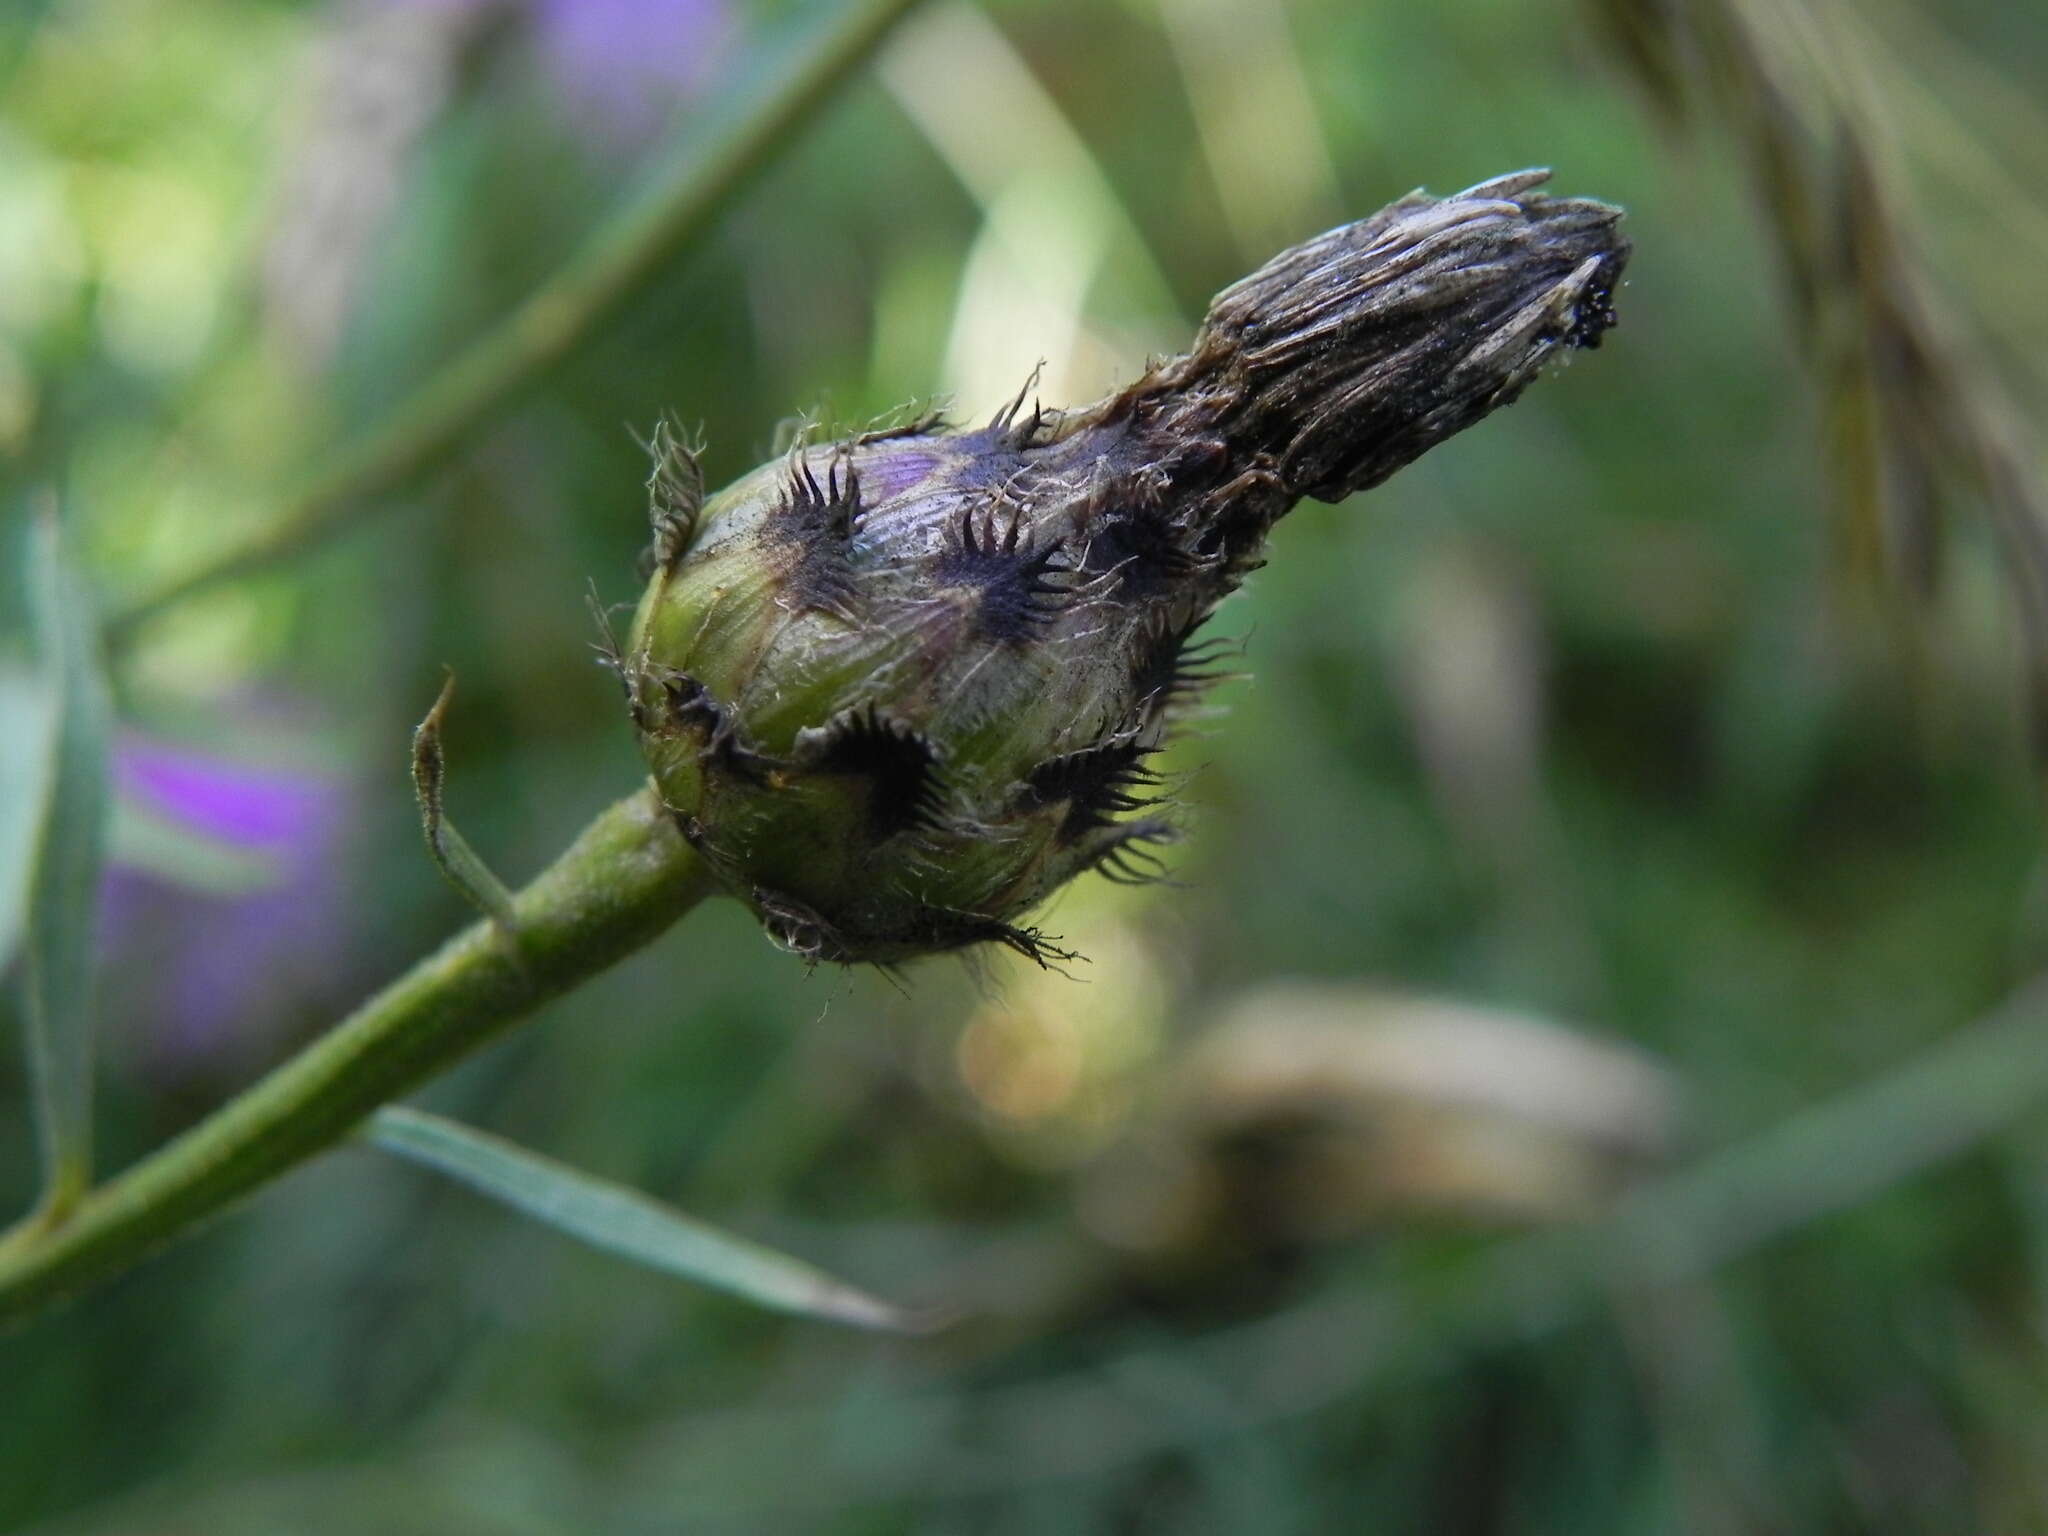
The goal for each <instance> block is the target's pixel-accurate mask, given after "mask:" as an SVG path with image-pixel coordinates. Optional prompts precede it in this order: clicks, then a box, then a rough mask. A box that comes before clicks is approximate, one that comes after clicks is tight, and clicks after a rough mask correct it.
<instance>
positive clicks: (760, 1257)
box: [367, 1107, 930, 1333]
mask: <svg viewBox="0 0 2048 1536" xmlns="http://www.w3.org/2000/svg"><path fill="white" fill-rule="evenodd" d="M367 1134H368V1137H369V1140H370V1141H371V1142H372V1143H374V1144H375V1145H376V1146H379V1147H381V1148H383V1149H384V1150H385V1151H387V1152H391V1153H394V1154H396V1155H397V1156H399V1157H403V1158H408V1159H410V1160H411V1161H413V1162H416V1163H420V1164H422V1165H424V1166H425V1167H428V1168H432V1169H434V1170H435V1171H437V1172H439V1173H445V1174H446V1175H448V1177H449V1178H451V1179H454V1180H456V1181H457V1182H459V1183H463V1184H467V1185H469V1187H470V1188H472V1189H474V1190H477V1191H479V1192H481V1193H483V1194H486V1195H489V1196H490V1197H491V1198H492V1199H494V1200H498V1201H502V1202H503V1203H504V1204H506V1205H509V1206H511V1207H512V1208H513V1209H514V1210H516V1211H519V1212H522V1213H523V1214H525V1215H528V1216H531V1217H533V1218H534V1219H535V1220H536V1221H541V1222H545V1223H546V1224H547V1225H549V1226H551V1227H554V1228H555V1229H556V1230H558V1231H561V1232H566V1233H567V1234H568V1235H569V1236H571V1237H574V1238H578V1239H580V1240H582V1241H583V1242H586V1243H589V1244H590V1245H591V1246H592V1247H594V1248H602V1249H604V1250H605V1251H606V1252H608V1253H615V1254H618V1255H619V1256H620V1257H621V1258H627V1259H632V1260H634V1261H635V1262H637V1263H640V1264H645V1265H647V1266H648V1267H650V1268H652V1269H659V1270H663V1271H665V1272H666V1273H668V1274H671V1275H678V1276H681V1277H682V1278H683V1279H685V1280H694V1281H696V1282H697V1283H698V1284H700V1285H708V1286H710V1287H712V1288H713V1289H715V1290H721V1291H726V1292H728V1293H730V1294H732V1295H734V1296H738V1297H740V1298H742V1299H743V1300H746V1301H751V1302H753V1303H754V1304H755V1305H757V1306H762V1307H768V1308H771V1309H772V1310H774V1311H777V1312H793V1313H796V1314H797V1315H799V1316H802V1317H815V1318H822V1319H824V1320H826V1321H828V1322H835V1323H848V1324H851V1325H852V1326H854V1327H856V1328H874V1329H881V1330H885V1331H889V1332H895V1333H921V1332H924V1331H926V1330H927V1329H928V1328H929V1326H930V1323H929V1320H927V1319H924V1318H921V1317H919V1316H917V1315H916V1314H913V1313H911V1312H909V1311H906V1310H905V1309H903V1308H901V1307H895V1306H891V1305H890V1304H889V1303H888V1302H885V1301H881V1300H878V1299H877V1298H875V1297H873V1296H869V1295H867V1294H865V1293H864V1292H861V1291H857V1290H855V1289H853V1288H852V1287H851V1286H848V1285H844V1284H841V1283H840V1282H839V1281H837V1280H835V1279H833V1278H832V1277H831V1276H830V1275H828V1274H825V1273H824V1272H823V1271H822V1270H818V1269H814V1268H813V1267H812V1266H810V1265H809V1264H806V1263H804V1262H803V1261H801V1260H799V1259H793V1258H790V1257H788V1256H787V1255H785V1254H780V1253H777V1252H775V1251H774V1250H773V1249H770V1248H763V1247H761V1246H759V1245H758V1244H755V1243H750V1242H747V1241H746V1240H745V1239H744V1238H739V1237H734V1236H733V1235H732V1234H730V1233H727V1232H721V1231H720V1230H718V1229H717V1228H716V1227H712V1226H708V1225H706V1224H705V1223H703V1222H701V1221H698V1220H696V1219H694V1218H693V1217H689V1216H685V1215H683V1214H682V1212H680V1211H676V1210H671V1209H670V1208H669V1207H667V1206H665V1205H662V1204H660V1203H659V1202H658V1201H655V1200H652V1199H649V1198H648V1197H647V1196H646V1195H643V1194H640V1193H639V1192H638V1191H636V1190H631V1189H627V1188H625V1187H623V1186H621V1185H618V1184H613V1183H610V1182H608V1181H607V1180H603V1179H598V1178H593V1177H591V1176H590V1175H589V1174H586V1173H579V1172H578V1171H576V1170H575V1169H573V1168H570V1167H567V1166H565V1165H564V1164H561V1163H558V1162H556V1161H554V1160H553V1159H552V1158H547V1157H542V1156H541V1155H540V1154H538V1153H536V1152H529V1151H527V1150H526V1149H525V1148H523V1147H519V1146H515V1145H514V1144H513V1143H511V1142H509V1141H506V1140H504V1139H503V1138H502V1137H498V1136H492V1135H490V1134H488V1133H487V1132H484V1131H478V1130H473V1129H472V1128H470V1127H469V1126H466V1125H462V1124H460V1123H458V1122H456V1121H453V1120H445V1119H443V1118H441V1117H440V1116H439V1115H430V1114H426V1113H423V1112H422V1111H420V1110H416V1109H403V1108H396V1107H393V1108H387V1109H381V1110H379V1111H378V1112H377V1113H376V1115H375V1116H373V1117H372V1119H371V1121H370V1128H369V1131H368V1133H367Z"/></svg>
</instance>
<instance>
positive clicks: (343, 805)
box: [101, 733, 349, 1072]
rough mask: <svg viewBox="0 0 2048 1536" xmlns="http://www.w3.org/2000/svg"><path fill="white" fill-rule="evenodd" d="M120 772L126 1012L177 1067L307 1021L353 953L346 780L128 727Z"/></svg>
mask: <svg viewBox="0 0 2048 1536" xmlns="http://www.w3.org/2000/svg"><path fill="white" fill-rule="evenodd" d="M114 783H115V790H116V794H117V797H118V800H119V803H120V811H119V812H118V813H117V817H116V828H117V830H116V835H115V840H114V853H115V861H114V862H113V863H112V865H111V866H110V868H109V871H108V874H107V878H106V883H105V885H104V887H103V889H102V892H101V898H102V903H103V916H104V922H105V928H104V932H105V935H106V940H107V944H108V950H109V953H110V954H111V955H112V956H113V957H114V960H115V969H114V974H113V976H112V977H111V978H110V979H111V981H112V983H113V989H114V991H115V992H116V994H117V995H118V996H119V997H120V998H121V1000H122V1002H123V1004H124V1005H125V1006H124V1007H123V1008H122V1009H121V1013H120V1014H116V1015H115V1016H122V1015H125V1016H127V1017H128V1018H129V1019H130V1020H131V1021H132V1025H133V1027H134V1029H135V1031H136V1033H137V1034H138V1035H139V1036H140V1040H141V1043H142V1045H143V1046H144V1048H145V1052H146V1054H147V1055H148V1056H149V1057H150V1058H151V1059H152V1061H153V1064H155V1065H158V1066H161V1067H164V1068H167V1069H170V1070H172V1071H176V1072H186V1071H192V1070H206V1069H208V1068H209V1067H211V1066H213V1065H216V1064H217V1063H218V1058H220V1057H221V1056H222V1055H223V1054H225V1053H230V1052H232V1051H233V1050H234V1049H235V1048H236V1047H238V1046H241V1045H244V1044H249V1043H253V1042H254V1041H255V1040H256V1039H257V1038H259V1037H260V1036H262V1035H265V1034H271V1033H275V1032H278V1031H280V1030H281V1029H288V1028H291V1027H293V1026H294V1025H295V1024H296V1023H297V1022H298V1021H297V1019H296V1017H295V1016H296V1014H297V1013H298V1012H300V1011H301V1010H303V1009H304V1008H306V1007H307V1006H308V1004H309V1003H310V1002H312V1001H313V1000H315V999H316V998H317V997H318V989H319V983H320V981H321V980H322V978H323V977H325V976H329V975H331V974H332V972H333V969H334V965H335V960H336V957H337V955H338V954H340V953H341V952H342V938H343V935H344V933H345V930H346V926H347V925H346V922H345V918H346V913H347V905H346V902H345V900H344V891H343V887H342V882H341V878H340V870H341V868H342V865H343V863H344V862H345V860H344V848H345V835H346V832H347V828H348V822H349V804H348V800H349V797H348V796H347V795H346V794H345V793H344V790H343V786H342V784H341V782H340V781H339V780H338V779H337V778H335V777H333V776H331V775H324V774H320V773H317V772H305V771H302V770H297V769H286V768H279V767H271V766H258V765H255V764H251V763H241V762H235V761H232V760H230V759H227V758H223V757H217V756H214V755H212V754H210V753H203V752H199V751H195V750H193V749H191V748H189V747H181V746H172V745H169V744H167V743H164V742H159V741H154V740H151V739H150V738H148V737H144V736H140V735H136V734H134V733H124V734H123V735H122V737H121V738H120V740H119V741H118V743H117V744H116V746H115V750H114Z"/></svg>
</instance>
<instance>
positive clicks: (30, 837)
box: [0, 667, 51, 967]
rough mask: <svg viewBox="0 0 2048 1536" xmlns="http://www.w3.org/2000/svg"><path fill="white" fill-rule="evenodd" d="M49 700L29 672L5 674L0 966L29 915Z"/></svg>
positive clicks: (1, 682) (0, 752)
mask: <svg viewBox="0 0 2048 1536" xmlns="http://www.w3.org/2000/svg"><path fill="white" fill-rule="evenodd" d="M50 723H51V711H50V696H49V691H48V690H47V689H46V688H44V687H43V684H42V680H41V679H40V678H38V677H37V676H35V674H34V673H32V672H30V671H28V670H27V669H26V668H15V667H8V668H5V669H0V967H4V966H5V965H6V964H7V962H8V961H10V960H12V959H13V958H14V951H15V946H16V945H17V944H19V943H20V942H21V924H22V920H23V918H24V917H26V916H27V914H28V882H29V866H30V862H31V860H32V859H33V858H34V857H35V844H36V823H37V812H38V811H39V810H40V808H41V806H42V802H43V776H44V774H45V773H46V772H47V771H48V769H49V765H50V748H49V737H50Z"/></svg>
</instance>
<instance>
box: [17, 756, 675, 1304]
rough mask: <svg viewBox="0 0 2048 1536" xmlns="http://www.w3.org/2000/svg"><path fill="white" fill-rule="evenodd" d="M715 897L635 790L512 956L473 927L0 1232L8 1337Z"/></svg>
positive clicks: (532, 892) (558, 866) (523, 922)
mask: <svg viewBox="0 0 2048 1536" xmlns="http://www.w3.org/2000/svg"><path fill="white" fill-rule="evenodd" d="M712 889H713V886H712V884H711V881H710V878H709V876H708V875H707V874H706V873H705V870H704V867H703V864H702V863H701V861H700V860H699V859H698V858H697V856H696V855H695V854H694V853H693V852H692V851H691V849H690V846H689V844H687V843H685V842H684V841H683V839H682V837H681V835H680V834H679V833H678V832H677V831H676V829H675V825H674V823H673V822H672V821H671V819H670V818H669V816H668V814H667V812H666V811H664V810H663V808H662V807H661V805H660V803H659V802H658V801H657V800H656V799H655V797H654V795H653V793H652V791H651V790H646V789H643V790H641V791H640V792H639V793H637V794H634V795H629V796H628V797H627V798H626V799H624V800H621V801H620V802H619V803H618V804H616V805H614V806H612V807H611V808H610V809H609V810H607V811H605V812H604V813H603V814H602V815H600V816H599V817H598V818H597V819H596V820H595V821H593V822H591V824H590V825H589V826H588V827H586V828H585V829H584V831H583V834H582V836H580V837H579V838H577V840H576V842H575V844H574V845H573V846H571V847H570V848H569V849H568V851H567V852H565V853H564V854H563V855H562V856H561V857H560V858H559V859H557V860H556V861H555V862H554V863H553V864H552V865H550V866H549V867H548V868H547V869H546V870H545V871H543V872H542V874H541V875H540V876H539V878H538V879H536V880H535V881H534V882H533V883H532V884H531V885H529V886H528V887H527V888H526V889H525V890H524V891H522V892H520V893H519V895H518V897H517V898H516V903H515V909H514V910H515V916H516V917H517V919H518V942H517V946H516V948H515V947H514V946H513V945H511V944H508V943H507V942H506V941H505V938H504V937H503V936H502V935H501V934H499V933H498V932H497V930H496V929H495V928H494V927H493V926H492V925H491V924H490V923H488V922H480V923H476V924H474V925H473V926H471V927H470V928H468V929H466V930H465V931H464V932H462V933H461V934H458V935H457V936H456V937H455V938H453V939H451V940H449V942H448V943H447V944H446V945H444V946H443V947H442V948H441V949H440V950H439V952H437V953H435V954H433V955H430V956H428V957H427V958H426V959H425V960H422V961H421V962H420V963H419V964H418V965H416V966H414V967H413V968H412V970H410V971H409V972H407V973H406V974H405V975H404V976H402V977H400V978H399V979H398V980H397V981H394V982H393V983H392V984H391V985H390V986H388V987H386V988H385V989H384V990H383V991H382V992H380V993H379V994H378V995H377V996H376V997H374V998H372V999H371V1000H370V1001H369V1002H367V1003H365V1004H364V1005H363V1006H362V1007H361V1008H359V1009H357V1010H356V1012H355V1013H353V1014H351V1015H350V1016H349V1017H348V1018H347V1019H344V1020H343V1021H342V1022H341V1023H340V1024H339V1025H337V1026H336V1027H335V1028H333V1029H332V1030H330V1031H328V1032H327V1033H326V1034H324V1035H322V1036H321V1037H320V1038H319V1039H317V1040H315V1041H314V1042H313V1043H312V1044H311V1045H308V1046H307V1047H306V1048H305V1049H304V1050H302V1051H301V1052H299V1054H298V1055H296V1056H294V1057H292V1058H291V1059H290V1060H289V1061H287V1062H285V1063H284V1065H282V1066H280V1067H278V1068H277V1069H276V1070H275V1071H273V1072H272V1073H271V1074H270V1075H269V1076H268V1077H265V1078H264V1079H262V1080H261V1081H260V1082H258V1083H257V1084H256V1085H255V1086H254V1087H252V1088H250V1089H248V1090H247V1091H246V1092H245V1093H243V1094H242V1095H241V1096H240V1097H238V1098H236V1099H234V1100H232V1101H231V1102H229V1103H228V1104H226V1105H225V1106H223V1107H222V1108H221V1109H219V1110H217V1111H216V1112H215V1113H214V1114H212V1115H210V1116H208V1117H207V1118H206V1119H205V1120H202V1121H201V1122H200V1123H199V1124H198V1125H196V1126H194V1127H193V1128H192V1129H191V1130H189V1131H187V1132H186V1133H185V1134H184V1135H182V1136H180V1137H179V1138H178V1139H177V1140H175V1141H173V1142H171V1143H170V1144H169V1145H168V1146H166V1147H164V1148H162V1149H161V1150H160V1151H158V1152H156V1153H154V1154H152V1155H151V1156H149V1157H147V1158H145V1159H143V1161H141V1162H140V1163H138V1164H136V1165H135V1166H134V1167H133V1168H131V1169H129V1170H128V1171H127V1172H126V1173H123V1174H122V1175H120V1176H119V1177H118V1178H115V1179H113V1180H111V1181H110V1182H108V1183H106V1184H104V1185H102V1186H101V1187H100V1188H98V1189H96V1190H94V1191H93V1192H92V1193H91V1194H89V1195H88V1196H86V1197H85V1199H83V1200H82V1201H80V1202H79V1203H78V1204H77V1205H75V1206H74V1207H73V1208H72V1209H71V1210H70V1211H69V1212H68V1213H67V1214H66V1215H65V1216H64V1217H63V1219H62V1220H61V1221H58V1222H55V1223H53V1222H51V1221H49V1220H48V1219H46V1218H40V1217H38V1218H32V1219H31V1220H30V1221H27V1222H24V1223H22V1224H21V1225H20V1226H19V1227H17V1228H15V1229H14V1230H13V1231H12V1232H10V1233H8V1234H7V1235H6V1236H4V1237H0V1326H5V1325H6V1324H8V1323H10V1322H13V1321H17V1320H19V1319H21V1318H24V1317H26V1316H28V1315H29V1314H30V1313H32V1312H34V1311H36V1310H37V1309H38V1308H41V1307H43V1306H47V1305H48V1304H50V1303H51V1302H53V1301H56V1300H58V1299H60V1298H62V1297H64V1296H66V1295H69V1294H70V1293H72V1292H74V1291H76V1290H78V1289H80V1288H82V1287H84V1286H86V1285H89V1284H91V1283H93V1282H94V1281H97V1280H101V1279H105V1278H107V1277H108V1276H111V1275H114V1274H116V1273H118V1272H119V1271H121V1270H123V1269H125V1268H127V1267H128V1266H129V1265H131V1264H133V1263H134V1262H135V1261H136V1260H138V1259H140V1258H141V1257H142V1256H143V1255H144V1254H145V1253H147V1252H149V1251H150V1250H151V1249H153V1248H157V1247H159V1246H161V1245H162V1244H164V1243H166V1242H168V1241H169V1240H170V1239H171V1238H173V1237H175V1236H177V1235H179V1234H180V1233H182V1232H185V1231H187V1230H189V1229H191V1228H192V1227H194V1226H196V1225H198V1224H199V1223H200V1222H202V1221H204V1220H206V1219H207V1218H208V1217H211V1216H214V1215H216V1214H218V1213H219V1212H221V1211H222V1210H224V1209H225V1208H226V1207H228V1206H229V1205H231V1204H233V1203H234V1202H235V1201H236V1200H238V1199H239V1198H241V1197H242V1196H243V1195H245V1194H247V1193H249V1192H250V1191H251V1190H254V1189H257V1188H259V1187H261V1186H262V1185H264V1184H266V1183H268V1182H269V1181H270V1180H272V1179H274V1178H276V1177H278V1176H279V1175H280V1174H282V1173H284V1172H286V1171H287V1170H289V1169H291V1168H293V1167H295V1166H296V1165H297V1164H299V1163H302V1162H304V1161H305V1160H306V1159H307V1158H309V1157H311V1156H312V1155H313V1154H314V1153H316V1152H319V1151H321V1150H323V1149H325V1148H327V1147H329V1146H332V1145H333V1144H334V1143H335V1142H337V1141H339V1140H341V1139H342V1138H343V1137H344V1136H346V1135H347V1134H348V1133H349V1132H350V1131H351V1130H353V1129H354V1128H355V1127H356V1126H357V1125H358V1124H359V1123H360V1122H361V1121H362V1120H363V1119H364V1118H365V1117H366V1116H367V1115H369V1114H370V1113H371V1112H372V1111H373V1110H375V1109H377V1108H378V1107H379V1106H380V1105H383V1104H387V1103H389V1102H391V1101H392V1100H393V1099H396V1098H398V1097H399V1096H400V1095H401V1094H404V1093H406V1092H408V1091H410V1090H411V1089H413V1088H415V1087H417V1086H418V1085H419V1084H421V1083H422V1082H424V1081H426V1080H427V1079H428V1078H430V1077H432V1076H433V1075H434V1074H435V1073H437V1072H439V1071H441V1070H442V1069H443V1068H444V1067H447V1066H449V1065H450V1064H452V1063H453V1062H455V1061H456V1060H458V1059H459V1058H461V1057H462V1056H465V1055H467V1054H468V1053H469V1052H471V1051H473V1050H475V1049H476V1048H477V1047H478V1046H480V1045H483V1044H484V1043H485V1042H487V1041H489V1040H491V1039H493V1038H495V1037H496V1036H497V1035H499V1034H500V1033H502V1032H503V1031H504V1030H505V1029H506V1027H507V1026H509V1025H510V1024H512V1023H513V1022H514V1021H515V1020H517V1019H519V1018H521V1017H522V1016H524V1015H525V1014H527V1013H529V1012H531V1011H532V1010H533V1009H534V1008H535V1007H537V1006H539V1005H540V1004H541V1003H543V1002H545V1001H546V1000H547V999H549V998H551V997H554V996H556V995H557V994H559V993H562V992H565V991H567V990H568V989H569V988H570V987H572V986H574V985H576V984H577V983H578V982H581V981H584V980H586V979H587V978H589V977H591V976H594V975H596V974H597V973H598V972H599V971H601V970H603V969H604V968H605V967H606V966H608V965H610V964H611V963H612V962H613V961H615V960H618V959H620V958H622V957H623V956H625V955H627V954H630V953H631V952H632V951H634V950H635V949H638V948H639V947H640V946H642V945H644V944H646V943H648V942H649V941H650V940H652V939H653V938H654V937H655V936H656V935H658V934H660V933H661V932H662V931H663V930H664V929H666V928H667V927H668V926H669V925H670V924H671V923H673V922H675V921H676V919H677V918H679V917H681V916H682V915H683V914H684V913H685V912H687V911H689V910H690V908H691V907H693V906H695V905H696V903H697V902H698V901H700V900H702V899H703V898H704V897H705V896H706V895H709V894H710V893H711V891H712Z"/></svg>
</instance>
